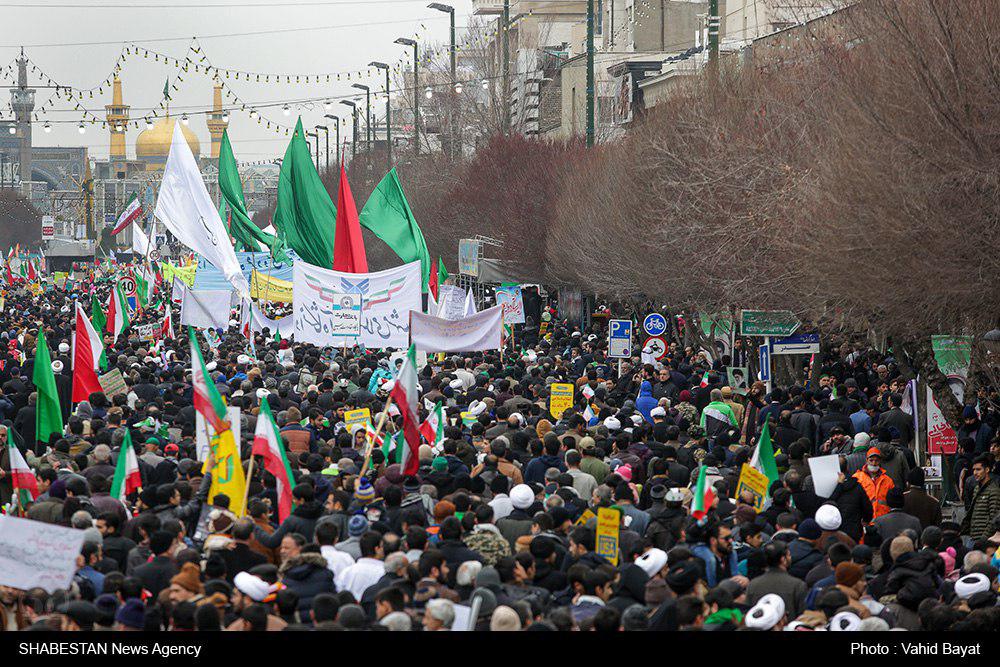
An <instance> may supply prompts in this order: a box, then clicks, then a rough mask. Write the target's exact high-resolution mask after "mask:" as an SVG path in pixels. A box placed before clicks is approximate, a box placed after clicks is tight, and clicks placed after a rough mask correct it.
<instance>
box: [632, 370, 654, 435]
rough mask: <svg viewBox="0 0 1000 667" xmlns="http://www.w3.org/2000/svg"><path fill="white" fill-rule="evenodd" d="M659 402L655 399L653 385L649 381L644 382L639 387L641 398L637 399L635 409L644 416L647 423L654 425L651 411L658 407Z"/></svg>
mask: <svg viewBox="0 0 1000 667" xmlns="http://www.w3.org/2000/svg"><path fill="white" fill-rule="evenodd" d="M657 403H658V402H657V400H656V399H655V398H653V385H652V384H651V383H650V382H649V380H643V381H642V384H640V385H639V397H638V398H636V399H635V409H636V410H638V411H639V412H640V413H641V414H642V418H643V419H645V420H646V422H648V423H650V424H652V423H653V418H652V417H651V416H650V414H649V411H650V410H652V409H653V408H655V407H656V406H657Z"/></svg>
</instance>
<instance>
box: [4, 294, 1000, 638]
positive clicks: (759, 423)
mask: <svg viewBox="0 0 1000 667" xmlns="http://www.w3.org/2000/svg"><path fill="white" fill-rule="evenodd" d="M97 289H98V294H100V295H103V294H106V293H107V292H106V290H107V285H106V284H101V285H99V286H98V288H97ZM74 298H83V299H85V301H86V304H87V308H88V312H89V299H90V296H89V295H87V294H80V295H76V294H70V293H67V292H64V291H62V290H60V289H55V288H51V287H49V288H48V289H47V290H46V291H44V292H43V293H42V294H40V295H37V296H36V295H32V294H31V293H29V292H28V291H26V290H24V289H17V290H11V291H9V292H8V293H7V294H6V301H5V306H4V308H5V311H4V312H3V314H2V315H0V339H2V341H0V388H2V396H0V421H2V423H3V424H4V425H5V426H2V427H0V442H2V443H3V445H6V443H7V442H8V441H11V442H13V443H14V444H15V445H16V447H17V448H18V449H19V450H20V452H21V454H22V455H23V457H24V459H25V460H26V461H27V463H28V465H29V466H30V468H31V469H32V471H33V472H34V474H35V477H36V480H37V483H38V488H39V491H40V495H39V497H37V498H35V499H34V502H33V503H31V504H30V505H29V506H27V507H18V506H16V505H15V504H11V505H9V506H8V511H10V512H12V513H17V512H18V511H21V512H23V514H25V515H26V516H27V518H29V519H32V520H35V521H40V522H48V523H54V524H62V525H66V526H72V527H74V528H77V529H80V530H82V531H84V532H85V537H84V543H83V548H82V550H81V552H80V554H79V557H78V560H77V572H76V574H75V576H74V579H73V583H72V585H71V587H70V588H69V589H68V590H59V591H56V592H55V593H53V594H49V593H46V592H45V591H43V590H41V589H32V590H21V589H16V588H6V587H5V588H2V589H0V627H2V628H3V629H5V630H39V629H62V630H110V629H114V630H177V631H180V630H195V629H196V630H233V631H239V630H247V631H259V630H285V629H288V630H293V629H300V630H302V629H315V630H402V631H410V630H412V631H418V630H422V631H435V630H464V629H476V630H492V631H515V630H530V631H552V630H563V631H566V630H595V631H617V630H620V629H623V630H629V631H664V630H762V631H768V630H799V631H807V630H885V629H889V628H902V629H907V630H960V629H966V630H969V629H974V630H987V629H996V628H998V627H1000V610H998V608H997V587H998V586H997V576H998V561H997V559H996V557H995V552H996V549H997V546H998V544H1000V520H998V518H1000V517H998V514H1000V486H998V482H997V481H996V479H997V478H996V476H995V475H996V472H997V469H998V468H997V467H998V466H1000V440H997V439H996V438H995V435H994V434H995V431H996V426H997V423H998V419H1000V415H998V414H997V412H996V411H995V410H994V409H992V408H991V405H992V404H993V403H991V401H990V400H988V399H989V396H987V395H984V396H983V400H981V401H980V402H979V405H978V407H977V406H976V405H969V406H968V407H966V408H965V413H964V417H965V425H964V426H963V428H962V429H961V431H960V432H959V433H958V435H959V443H960V452H959V454H958V455H957V456H956V457H954V458H953V459H952V458H951V457H949V459H948V461H949V465H952V466H953V471H954V475H953V477H954V480H955V485H954V488H953V489H946V491H953V492H954V493H955V494H956V497H957V498H960V499H961V502H959V503H955V504H954V505H946V506H945V507H944V508H942V504H941V503H940V502H939V501H938V499H936V498H935V497H934V496H933V495H932V494H930V493H928V491H927V489H926V488H925V487H926V484H925V473H924V469H923V468H922V467H920V466H918V465H917V458H916V456H915V452H914V446H915V437H914V426H913V424H914V422H913V418H912V415H911V414H908V413H907V412H906V411H905V410H904V408H905V407H906V406H905V405H904V400H903V392H904V388H905V380H904V379H903V378H902V377H901V375H900V369H899V368H898V366H897V364H896V363H895V360H894V359H893V357H892V356H891V354H885V353H879V352H877V351H875V350H873V349H870V348H868V347H866V346H864V345H858V346H845V347H843V348H840V349H837V350H836V351H834V352H831V353H828V354H825V355H823V356H817V359H816V360H815V363H818V364H822V369H821V370H822V373H821V374H820V375H821V378H820V380H819V382H818V383H817V384H815V385H810V384H809V383H807V382H806V381H805V378H804V377H803V378H802V379H801V381H798V382H795V383H794V384H793V385H792V386H780V387H779V386H776V387H774V388H773V389H771V390H770V392H768V391H767V389H766V387H765V385H764V384H763V383H761V382H753V383H751V384H750V386H749V387H748V388H747V389H746V391H745V393H741V392H742V390H740V391H737V390H734V389H733V388H731V387H729V386H727V385H726V377H727V374H726V370H727V366H729V365H730V363H731V359H730V357H729V356H728V355H716V358H714V359H712V358H711V357H709V356H708V355H705V354H703V353H701V352H700V351H699V350H696V349H693V348H691V347H685V346H684V345H683V344H680V343H679V342H678V341H674V342H671V343H670V345H669V349H668V351H667V354H666V356H665V357H664V358H663V359H662V361H660V362H657V363H654V364H642V363H640V362H639V359H631V360H626V361H625V362H624V364H623V365H622V367H621V368H620V369H619V365H618V363H617V360H613V359H608V358H607V356H606V350H607V342H606V327H605V325H604V324H602V323H601V320H597V321H595V323H594V324H593V325H591V326H589V327H587V328H585V329H583V330H581V329H580V328H579V327H577V326H573V325H570V324H567V322H566V321H565V320H564V319H563V317H562V314H561V313H559V311H558V309H557V308H556V307H552V308H551V309H550V310H549V311H547V312H548V313H549V314H551V315H552V318H551V322H547V323H548V324H550V327H549V329H548V332H547V335H546V336H545V337H542V336H540V332H539V328H538V322H537V321H533V320H532V319H529V322H528V323H527V324H526V325H523V326H518V327H517V331H516V335H515V338H514V340H513V341H512V342H509V344H508V346H507V349H506V350H505V353H504V354H503V355H502V356H501V355H500V354H499V352H491V353H485V354H484V353H476V354H465V355H461V354H459V355H452V354H448V355H434V354H432V355H430V358H429V360H428V363H427V364H426V365H425V366H423V367H422V368H420V369H419V383H420V391H421V396H420V413H421V417H422V418H423V417H426V416H427V414H428V410H429V409H431V408H432V407H433V406H434V405H435V404H436V403H438V402H441V403H442V405H443V406H444V410H445V414H446V416H447V421H448V425H447V426H446V428H445V433H444V435H445V438H444V440H443V442H441V443H425V444H422V445H421V446H420V448H419V459H420V464H419V472H418V473H417V474H416V475H404V474H403V472H402V468H401V466H400V464H399V463H396V462H393V461H392V460H391V459H389V460H387V458H386V453H385V452H384V451H383V450H382V448H380V447H378V446H375V447H371V446H370V445H369V436H368V431H367V429H366V428H365V427H364V426H360V425H354V426H353V427H352V428H351V429H348V428H346V427H345V423H344V415H345V412H347V411H349V410H354V409H359V408H366V407H367V408H370V410H371V415H372V420H373V422H379V423H380V422H381V421H382V420H381V417H382V415H381V413H382V411H383V410H384V409H385V405H386V400H387V397H388V388H389V387H390V386H391V383H392V381H393V377H394V375H395V374H396V373H397V371H398V362H397V360H396V359H395V358H394V356H393V355H391V351H382V350H367V351H365V350H360V349H357V348H355V349H353V350H351V349H331V348H326V349H321V348H317V347H314V346H312V345H304V344H297V343H295V342H294V341H289V340H279V339H277V338H276V337H274V336H272V332H270V331H268V330H264V331H260V332H257V333H255V334H254V337H255V340H254V343H255V344H254V346H253V347H252V348H250V347H249V346H248V341H247V339H246V338H245V337H244V336H243V335H242V334H241V333H240V327H239V326H238V321H237V320H238V318H239V315H238V313H235V312H234V314H233V317H234V319H233V321H232V322H231V324H232V326H230V328H229V329H228V330H227V331H220V332H219V333H220V338H219V342H218V344H217V346H216V347H214V349H213V347H212V346H209V345H205V344H203V346H202V351H203V354H204V355H205V360H206V362H208V365H207V368H208V370H209V371H210V373H211V376H212V380H214V382H215V386H216V388H217V389H218V391H219V392H220V393H221V394H222V395H223V396H224V397H225V400H226V401H227V403H228V405H230V406H236V407H239V408H240V410H241V412H240V415H241V416H240V422H241V423H240V433H241V443H240V444H241V448H242V459H243V465H244V469H245V471H246V472H247V473H248V474H249V477H248V500H247V503H246V512H245V515H244V516H237V515H236V514H234V513H233V512H232V511H230V507H231V506H232V505H233V504H234V503H233V500H234V499H232V498H229V497H226V496H225V495H224V494H216V495H215V496H214V497H209V488H210V483H209V477H210V475H211V472H210V471H206V470H204V469H203V468H204V466H203V464H202V463H201V462H199V461H198V460H197V454H196V448H197V438H196V433H195V410H194V406H193V402H192V386H191V361H192V360H191V357H190V351H189V349H188V341H187V337H186V336H184V335H180V336H178V337H177V338H173V339H166V340H160V341H156V342H153V341H142V340H139V338H138V336H137V335H136V333H135V330H134V327H135V326H136V325H139V324H142V323H148V322H159V321H161V320H162V318H163V314H162V311H157V310H156V309H155V308H154V307H150V308H149V309H147V311H146V312H145V313H140V314H136V315H135V316H134V317H133V322H132V324H133V328H132V329H130V330H127V331H126V332H125V334H124V335H122V336H120V337H119V338H118V340H117V341H116V342H113V340H112V337H111V336H110V335H108V336H106V337H105V345H106V357H107V362H108V368H111V369H113V368H117V369H119V370H120V371H121V373H122V374H123V377H124V378H125V381H126V387H125V391H123V392H121V393H117V394H116V395H114V396H112V397H110V398H109V397H108V396H106V395H105V394H103V393H95V394H92V395H90V397H89V400H87V401H83V402H79V403H75V404H74V403H72V402H71V400H70V397H71V396H70V387H71V384H72V369H71V355H70V343H71V335H72V332H73V317H74V307H73V299H74ZM161 307H169V305H167V304H163V306H161ZM546 319H548V316H546ZM175 321H176V320H175ZM39 327H44V331H45V338H46V339H47V341H48V342H49V346H50V347H51V354H52V361H51V365H52V369H53V371H54V373H55V376H56V386H57V390H58V392H59V395H60V404H61V408H62V410H63V417H64V422H65V432H64V433H63V434H61V435H55V436H53V437H52V438H51V439H50V440H49V442H39V441H38V440H37V439H36V437H35V409H36V408H35V404H36V400H37V394H36V392H35V387H34V386H33V384H32V381H31V378H32V376H33V373H32V369H33V364H34V362H35V356H36V351H35V347H36V346H35V341H36V339H37V334H38V330H39ZM734 353H741V350H740V349H737V350H734ZM619 370H620V371H621V373H619ZM555 382H568V383H572V384H574V385H575V388H576V391H575V394H574V397H575V402H574V407H573V408H571V409H569V410H566V411H565V412H564V413H562V414H557V415H553V414H550V412H549V398H550V386H551V384H552V383H555ZM264 401H266V402H267V403H268V406H269V407H270V411H271V413H273V415H274V416H275V418H276V421H277V425H278V426H279V427H280V435H281V439H282V441H283V445H284V446H285V447H286V449H287V457H288V460H289V462H290V464H291V468H292V471H293V475H294V486H293V489H292V498H293V508H292V511H291V513H290V515H289V516H288V517H287V518H285V519H284V520H283V521H279V520H278V515H277V491H276V480H275V478H274V477H273V476H272V475H271V474H270V473H268V472H266V471H265V470H264V466H263V465H261V464H260V462H259V461H258V462H257V465H255V466H253V468H252V472H251V468H250V460H251V458H252V456H251V440H252V439H253V434H254V431H255V425H256V420H257V415H258V413H259V410H260V404H261V403H262V402H264ZM390 412H392V411H390ZM585 414H586V415H587V416H584V415H585ZM591 414H593V417H592V418H591V417H590V415H591ZM399 422H400V417H399V415H398V411H396V412H395V413H394V414H393V416H390V417H388V418H387V419H386V420H385V425H386V426H385V428H386V429H387V431H388V432H393V431H395V430H397V429H398V428H399ZM765 423H767V424H768V429H769V432H770V435H771V438H772V441H773V449H774V451H775V453H776V456H775V463H776V465H777V468H778V472H779V473H780V477H779V479H778V480H777V481H775V482H773V483H772V484H771V487H770V489H769V493H768V495H769V499H768V501H767V503H766V505H765V506H764V507H758V508H756V509H755V498H754V496H753V494H748V493H741V494H737V493H736V489H737V481H738V478H739V475H740V471H741V467H742V465H743V464H745V463H747V462H748V461H750V460H751V459H752V456H753V454H754V447H755V445H756V443H757V441H758V438H759V436H760V433H761V429H762V427H763V425H764V424H765ZM126 431H128V432H129V435H130V437H131V442H132V443H133V446H134V447H135V448H136V453H137V454H138V460H139V468H140V473H141V478H142V486H141V490H139V491H137V492H135V493H133V494H131V495H130V496H129V497H128V498H127V500H126V502H125V503H122V502H121V501H119V500H118V499H117V498H114V497H111V496H110V495H109V490H110V485H111V478H112V477H113V475H114V471H115V467H116V462H117V460H118V457H119V456H120V455H121V453H120V452H121V446H122V443H123V439H124V437H125V433H126ZM432 445H433V446H432ZM0 451H2V452H3V453H2V454H0V457H2V458H0V494H2V496H0V497H2V498H3V502H4V503H6V502H7V501H8V500H9V499H11V497H12V485H11V479H10V464H9V460H8V453H7V447H6V446H4V447H3V448H2V450H0ZM833 453H835V454H839V455H840V468H841V473H840V476H839V479H838V481H837V484H836V488H835V489H834V490H833V492H832V494H830V495H829V497H828V498H826V497H821V496H819V495H817V494H816V493H815V490H814V487H813V483H812V477H811V472H810V467H809V465H808V460H809V458H810V457H811V456H817V455H823V454H833ZM701 471H703V472H704V474H705V476H706V479H707V480H708V483H709V484H710V485H711V487H712V489H713V490H714V496H715V499H714V501H713V502H712V506H711V507H710V508H708V511H707V514H706V515H705V516H703V517H701V518H699V519H695V518H693V517H692V515H691V505H692V502H693V489H694V488H695V482H696V478H697V477H698V475H699V472H701ZM599 508H613V509H614V510H615V511H616V512H617V516H618V517H619V519H620V526H619V536H618V551H619V559H618V563H617V565H616V564H613V563H612V562H609V560H608V559H607V558H605V557H604V556H602V555H599V554H598V553H597V551H596V547H597V545H596V542H597V540H596V531H597V525H596V524H597V518H596V516H595V515H596V513H597V511H598V509H599ZM758 509H759V510H760V511H758Z"/></svg>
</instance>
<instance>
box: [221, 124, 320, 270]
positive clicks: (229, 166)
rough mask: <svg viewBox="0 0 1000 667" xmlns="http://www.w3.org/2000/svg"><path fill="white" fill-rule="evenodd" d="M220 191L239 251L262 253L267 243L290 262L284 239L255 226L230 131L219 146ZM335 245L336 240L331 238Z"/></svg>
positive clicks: (277, 257) (273, 252)
mask: <svg viewBox="0 0 1000 667" xmlns="http://www.w3.org/2000/svg"><path fill="white" fill-rule="evenodd" d="M219 192H220V193H221V195H222V206H221V207H220V209H219V214H220V215H222V219H223V220H226V216H225V215H223V213H222V211H223V207H225V206H226V205H228V206H229V213H230V216H229V224H228V225H227V227H228V228H229V233H230V234H231V235H232V237H233V239H235V240H236V246H237V248H239V247H241V246H242V247H243V248H244V249H245V250H248V251H250V252H258V251H260V246H261V244H262V243H263V244H264V245H265V246H267V247H268V248H269V249H270V251H271V256H272V257H273V258H274V261H276V262H287V261H288V255H286V254H285V246H284V244H283V243H282V242H281V240H280V239H279V238H278V237H277V236H274V235H272V234H268V233H267V232H265V231H264V230H262V229H261V228H260V227H258V226H257V225H255V224H254V222H253V220H251V219H250V216H249V215H248V214H247V204H246V199H244V197H243V182H242V181H240V174H239V171H238V169H237V167H236V156H235V155H234V154H233V147H232V144H230V143H229V132H228V131H224V132H223V133H222V143H221V144H220V145H219ZM331 243H332V239H331Z"/></svg>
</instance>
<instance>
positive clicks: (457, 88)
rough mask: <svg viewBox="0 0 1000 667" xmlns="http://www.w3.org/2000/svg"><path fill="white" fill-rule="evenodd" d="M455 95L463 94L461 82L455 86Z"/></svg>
mask: <svg viewBox="0 0 1000 667" xmlns="http://www.w3.org/2000/svg"><path fill="white" fill-rule="evenodd" d="M455 93H456V94H457V95H461V94H462V82H461V81H459V82H458V83H456V84H455Z"/></svg>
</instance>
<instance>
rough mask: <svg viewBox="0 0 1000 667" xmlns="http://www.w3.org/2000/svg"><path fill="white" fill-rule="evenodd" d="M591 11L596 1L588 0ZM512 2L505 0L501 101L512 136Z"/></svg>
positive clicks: (506, 129) (506, 125)
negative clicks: (510, 39)
mask: <svg viewBox="0 0 1000 667" xmlns="http://www.w3.org/2000/svg"><path fill="white" fill-rule="evenodd" d="M587 2H588V7H590V11H591V12H593V7H594V0H587ZM509 27H510V0H503V27H502V29H503V93H502V97H503V100H502V101H501V113H502V114H503V123H502V125H503V128H504V130H505V131H506V133H507V134H510V41H509V40H508V37H509V35H510V32H509V30H508V28H509Z"/></svg>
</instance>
